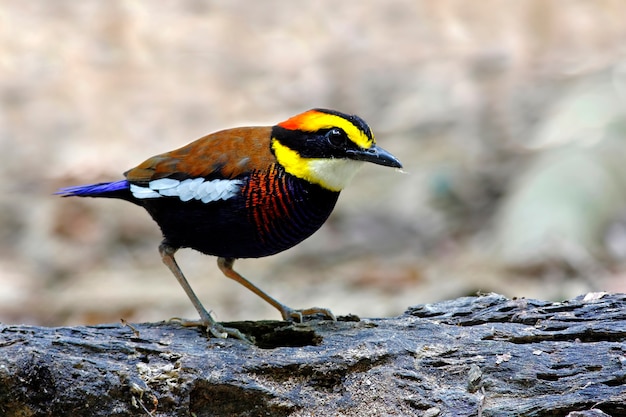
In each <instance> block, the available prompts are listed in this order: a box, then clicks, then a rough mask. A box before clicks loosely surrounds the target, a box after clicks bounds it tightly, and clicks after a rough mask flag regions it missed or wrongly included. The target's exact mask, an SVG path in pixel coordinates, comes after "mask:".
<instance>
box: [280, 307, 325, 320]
mask: <svg viewBox="0 0 626 417" xmlns="http://www.w3.org/2000/svg"><path fill="white" fill-rule="evenodd" d="M316 314H321V315H323V316H324V317H326V318H327V319H329V320H332V321H337V318H336V317H335V315H334V314H333V312H332V311H330V310H329V309H327V308H322V307H311V308H303V309H301V310H296V309H293V308H289V307H286V306H284V307H283V308H282V309H281V315H282V316H283V320H286V321H296V322H298V323H302V320H303V318H304V317H306V316H314V315H316Z"/></svg>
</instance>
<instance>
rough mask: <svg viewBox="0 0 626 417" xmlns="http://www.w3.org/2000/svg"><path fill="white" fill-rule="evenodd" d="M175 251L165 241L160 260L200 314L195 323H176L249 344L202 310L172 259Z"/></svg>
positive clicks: (160, 250)
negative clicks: (199, 327) (203, 328)
mask: <svg viewBox="0 0 626 417" xmlns="http://www.w3.org/2000/svg"><path fill="white" fill-rule="evenodd" d="M177 250H178V248H176V247H174V246H170V245H169V244H168V243H166V242H165V241H164V242H163V243H161V245H160V246H159V253H160V254H161V259H162V260H163V263H164V264H165V265H166V266H167V267H168V268H169V269H170V271H172V274H174V276H175V277H176V279H177V280H178V282H179V283H180V285H181V286H182V287H183V289H184V290H185V293H187V297H189V299H190V300H191V303H192V304H193V306H194V307H195V308H196V310H197V311H198V314H200V320H197V321H191V320H180V319H178V321H180V323H181V324H182V325H183V326H202V327H205V328H206V329H207V330H208V331H209V332H211V334H212V335H213V336H215V337H219V338H226V337H228V336H231V337H234V338H237V339H241V340H243V341H245V342H248V343H250V340H248V338H246V336H244V335H243V333H241V332H240V331H239V330H237V329H232V328H229V327H224V326H222V325H221V324H219V323H218V322H216V321H215V319H214V318H213V317H211V313H209V312H208V311H207V310H206V309H205V308H204V306H203V305H202V303H201V302H200V299H199V298H198V296H197V295H196V293H195V292H194V291H193V289H192V288H191V285H189V282H187V279H186V278H185V276H184V275H183V271H181V270H180V267H179V266H178V263H176V259H174V254H175V253H176V251H177Z"/></svg>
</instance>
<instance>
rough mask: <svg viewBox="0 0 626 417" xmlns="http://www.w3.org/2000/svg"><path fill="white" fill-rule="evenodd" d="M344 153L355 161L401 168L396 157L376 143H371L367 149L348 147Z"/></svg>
mask: <svg viewBox="0 0 626 417" xmlns="http://www.w3.org/2000/svg"><path fill="white" fill-rule="evenodd" d="M346 153H347V155H348V158H350V159H354V160H356V161H365V162H371V163H373V164H377V165H383V166H386V167H392V168H402V164H401V163H400V161H398V158H396V157H395V156H393V155H392V154H390V153H389V152H387V151H386V150H384V149H383V148H380V147H378V146H376V145H372V147H371V148H369V149H348V150H347V151H346Z"/></svg>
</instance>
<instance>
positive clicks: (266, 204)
mask: <svg viewBox="0 0 626 417" xmlns="http://www.w3.org/2000/svg"><path fill="white" fill-rule="evenodd" d="M243 193H244V195H246V209H247V211H248V213H249V216H250V219H251V221H252V223H253V224H254V225H255V226H256V227H257V229H258V231H259V236H260V238H261V240H262V241H267V240H268V239H270V240H271V239H277V238H278V239H287V240H289V239H290V238H291V236H293V235H294V234H298V230H299V229H300V227H301V226H302V224H303V223H305V222H306V221H307V219H305V218H303V217H302V213H300V212H299V211H298V202H299V201H301V200H302V198H303V197H305V196H299V193H298V190H296V189H295V188H294V187H293V184H291V185H290V183H289V181H288V177H287V175H286V174H285V172H284V170H282V169H280V168H278V167H275V168H273V169H271V170H270V171H265V172H254V173H253V174H252V175H251V176H250V180H249V182H248V183H247V185H246V186H245V188H244V189H243Z"/></svg>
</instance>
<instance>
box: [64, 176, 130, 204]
mask: <svg viewBox="0 0 626 417" xmlns="http://www.w3.org/2000/svg"><path fill="white" fill-rule="evenodd" d="M55 194H58V195H61V196H63V197H109V198H122V199H124V200H130V199H131V198H132V197H131V194H130V184H128V181H126V180H120V181H115V182H101V183H98V184H88V185H77V186H74V187H66V188H61V189H60V190H59V191H57V192H56V193H55Z"/></svg>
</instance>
